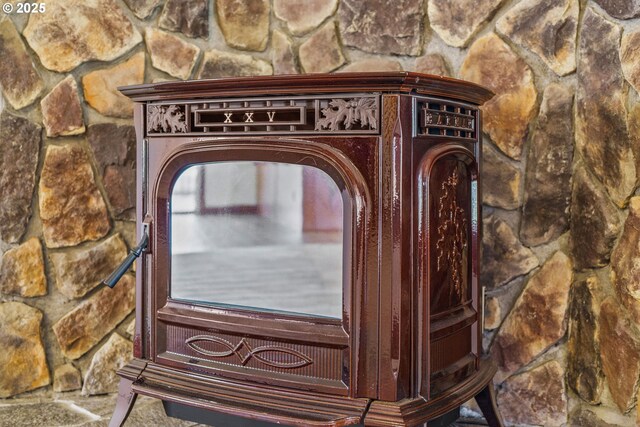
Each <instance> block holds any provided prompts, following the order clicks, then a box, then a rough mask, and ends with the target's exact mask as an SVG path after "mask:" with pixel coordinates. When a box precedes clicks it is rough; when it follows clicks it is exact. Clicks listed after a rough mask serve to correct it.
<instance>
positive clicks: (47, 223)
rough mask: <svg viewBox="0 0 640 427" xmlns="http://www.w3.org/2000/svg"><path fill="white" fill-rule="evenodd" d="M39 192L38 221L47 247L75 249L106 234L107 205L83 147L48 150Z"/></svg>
mask: <svg viewBox="0 0 640 427" xmlns="http://www.w3.org/2000/svg"><path fill="white" fill-rule="evenodd" d="M39 193H40V196H39V205H40V218H41V219H42V228H43V233H44V240H45V243H46V245H47V246H48V247H50V248H59V247H63V246H74V245H77V244H79V243H81V242H85V241H87V240H97V239H99V238H101V237H103V236H104V235H106V234H107V233H108V232H109V229H110V228H111V225H110V224H109V217H108V216H107V206H106V205H105V203H104V200H103V198H102V195H101V194H100V191H99V190H98V187H97V186H96V183H95V179H94V176H93V170H92V169H91V164H90V163H89V158H88V157H87V154H86V153H85V152H84V150H83V149H82V147H80V146H77V145H63V146H55V145H51V146H49V147H48V148H47V152H46V155H45V159H44V166H43V168H42V174H41V177H40V190H39Z"/></svg>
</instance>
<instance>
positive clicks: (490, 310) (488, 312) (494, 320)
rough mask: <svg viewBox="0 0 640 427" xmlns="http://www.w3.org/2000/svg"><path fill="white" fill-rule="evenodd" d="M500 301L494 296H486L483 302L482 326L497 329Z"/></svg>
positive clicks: (487, 328)
mask: <svg viewBox="0 0 640 427" xmlns="http://www.w3.org/2000/svg"><path fill="white" fill-rule="evenodd" d="M501 314H502V310H501V309H500V301H498V298H495V297H488V298H487V299H486V301H485V304H484V328H485V329H486V330H488V331H491V330H493V329H497V328H498V327H499V326H500V321H501V320H502V316H501Z"/></svg>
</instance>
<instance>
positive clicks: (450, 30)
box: [427, 0, 504, 47]
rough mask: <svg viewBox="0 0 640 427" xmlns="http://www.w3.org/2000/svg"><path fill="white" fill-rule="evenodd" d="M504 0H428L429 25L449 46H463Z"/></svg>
mask: <svg viewBox="0 0 640 427" xmlns="http://www.w3.org/2000/svg"><path fill="white" fill-rule="evenodd" d="M502 3H504V0H474V1H470V0H445V1H443V0H429V3H428V6H427V11H428V14H429V25H431V28H433V30H434V31H435V32H436V33H437V34H438V35H439V36H440V37H441V38H442V40H444V42H445V43H447V44H448V45H450V46H454V47H464V46H466V45H467V43H468V42H469V40H471V39H472V38H473V36H474V35H475V34H476V33H477V32H478V31H480V29H481V28H482V26H483V24H485V23H486V22H487V21H489V20H490V19H491V18H492V17H493V15H494V14H495V13H496V11H497V10H498V8H499V7H500V6H501V5H502Z"/></svg>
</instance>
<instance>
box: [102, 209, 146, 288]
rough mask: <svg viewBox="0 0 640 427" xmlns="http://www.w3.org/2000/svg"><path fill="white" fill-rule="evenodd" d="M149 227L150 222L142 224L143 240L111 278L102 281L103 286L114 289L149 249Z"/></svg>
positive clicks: (130, 252)
mask: <svg viewBox="0 0 640 427" xmlns="http://www.w3.org/2000/svg"><path fill="white" fill-rule="evenodd" d="M149 227H150V222H149V221H147V220H145V221H144V222H143V223H142V238H141V239H140V241H139V242H138V245H137V246H136V247H135V248H132V249H131V250H130V251H129V254H128V255H127V257H126V258H125V259H124V260H123V261H122V262H121V263H120V265H119V266H118V267H117V268H116V269H115V270H114V271H113V272H112V273H111V274H110V275H109V277H107V278H106V279H104V280H103V281H102V284H103V285H106V286H108V287H110V288H113V287H114V286H115V285H117V284H118V281H119V280H120V279H121V278H122V276H124V274H125V273H126V272H127V271H128V270H129V268H131V265H133V262H134V261H135V260H136V259H137V258H138V257H139V256H140V255H142V253H143V252H145V251H146V250H147V248H148V247H149Z"/></svg>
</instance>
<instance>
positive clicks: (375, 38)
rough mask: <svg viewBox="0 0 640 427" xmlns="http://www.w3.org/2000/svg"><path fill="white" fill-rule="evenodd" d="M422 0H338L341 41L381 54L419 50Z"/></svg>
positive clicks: (421, 28) (421, 26)
mask: <svg viewBox="0 0 640 427" xmlns="http://www.w3.org/2000/svg"><path fill="white" fill-rule="evenodd" d="M422 3H423V2H420V1H415V0H395V1H387V0H367V1H366V2H364V3H363V2H362V0H341V1H340V6H339V7H338V21H339V23H340V26H339V29H340V34H341V35H342V41H343V42H344V44H345V45H346V46H352V47H355V48H357V49H360V50H363V51H365V52H371V53H379V54H383V55H411V56H418V55H420V54H421V53H422V45H423V33H424V26H423V24H424V21H425V19H424V7H423V4H422Z"/></svg>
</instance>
